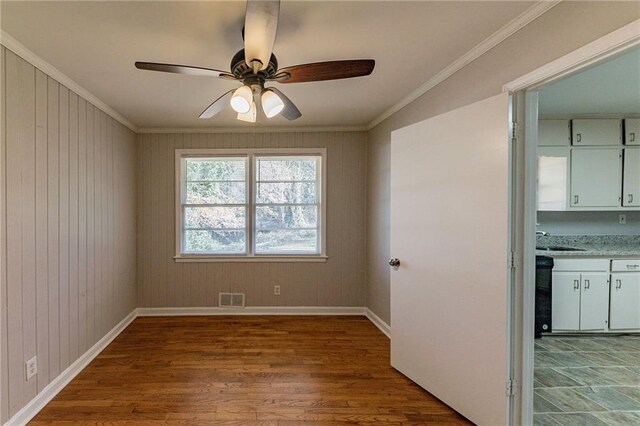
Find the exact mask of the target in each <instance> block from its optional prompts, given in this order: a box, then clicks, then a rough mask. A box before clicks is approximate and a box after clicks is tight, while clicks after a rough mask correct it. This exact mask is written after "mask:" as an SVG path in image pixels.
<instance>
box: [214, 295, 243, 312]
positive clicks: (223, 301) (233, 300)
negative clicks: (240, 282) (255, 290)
mask: <svg viewBox="0 0 640 426" xmlns="http://www.w3.org/2000/svg"><path fill="white" fill-rule="evenodd" d="M218 307H220V308H244V293H220V296H219V298H218Z"/></svg>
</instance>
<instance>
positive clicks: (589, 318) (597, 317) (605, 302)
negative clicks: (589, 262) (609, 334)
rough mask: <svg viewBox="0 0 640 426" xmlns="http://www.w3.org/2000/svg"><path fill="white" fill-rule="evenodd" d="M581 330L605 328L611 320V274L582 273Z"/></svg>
mask: <svg viewBox="0 0 640 426" xmlns="http://www.w3.org/2000/svg"><path fill="white" fill-rule="evenodd" d="M581 277H582V282H581V284H582V287H581V291H580V330H603V329H606V328H607V327H608V322H609V274H603V273H591V274H582V275H581Z"/></svg>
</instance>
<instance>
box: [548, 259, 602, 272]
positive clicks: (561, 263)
mask: <svg viewBox="0 0 640 426" xmlns="http://www.w3.org/2000/svg"><path fill="white" fill-rule="evenodd" d="M553 270H554V271H578V272H598V271H603V272H607V271H609V259H559V258H554V259H553Z"/></svg>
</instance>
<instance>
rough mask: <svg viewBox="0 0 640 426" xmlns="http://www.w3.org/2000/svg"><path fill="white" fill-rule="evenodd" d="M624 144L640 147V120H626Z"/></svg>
mask: <svg viewBox="0 0 640 426" xmlns="http://www.w3.org/2000/svg"><path fill="white" fill-rule="evenodd" d="M624 143H625V145H640V118H625V120H624Z"/></svg>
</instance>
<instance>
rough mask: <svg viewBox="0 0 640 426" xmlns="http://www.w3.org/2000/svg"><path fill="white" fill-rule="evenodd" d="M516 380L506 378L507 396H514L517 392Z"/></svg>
mask: <svg viewBox="0 0 640 426" xmlns="http://www.w3.org/2000/svg"><path fill="white" fill-rule="evenodd" d="M516 385H517V384H516V381H515V380H513V379H511V380H507V396H514V395H515V394H516V392H517V390H518V389H517V386H516Z"/></svg>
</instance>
